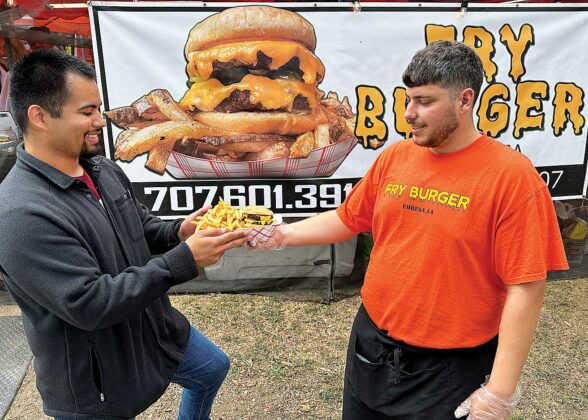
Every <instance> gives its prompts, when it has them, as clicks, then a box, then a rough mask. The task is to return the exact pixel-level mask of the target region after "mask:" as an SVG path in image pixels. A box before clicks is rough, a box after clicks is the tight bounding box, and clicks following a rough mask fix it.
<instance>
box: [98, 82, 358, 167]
mask: <svg viewBox="0 0 588 420" xmlns="http://www.w3.org/2000/svg"><path fill="white" fill-rule="evenodd" d="M321 95H323V97H322V99H321V100H320V103H321V112H322V113H323V114H324V116H325V120H326V121H327V122H325V123H323V124H320V125H318V126H317V127H316V128H315V129H314V130H313V131H309V132H306V133H304V134H301V135H299V136H291V137H287V136H277V135H272V134H266V135H261V137H260V135H246V134H238V133H233V132H230V131H227V130H225V129H221V128H215V127H211V126H208V125H205V124H201V123H199V122H197V121H195V120H193V119H192V117H191V116H190V115H189V114H187V113H186V112H185V111H183V110H182V109H181V108H180V107H179V105H178V103H177V102H176V101H175V100H174V99H173V98H172V96H171V95H170V93H169V92H168V91H167V90H165V89H155V90H152V91H151V92H149V93H147V94H146V95H143V96H142V97H141V98H139V99H137V100H136V101H134V102H133V103H132V104H131V105H130V106H123V107H120V108H115V109H112V110H110V111H106V112H105V114H106V116H107V117H108V118H109V119H110V120H111V121H112V122H113V123H114V124H116V125H117V126H119V127H120V128H122V129H123V131H121V132H120V133H119V135H118V137H117V139H116V144H115V154H114V156H115V158H116V159H120V160H124V161H131V160H133V159H134V158H135V157H136V156H138V155H140V154H143V153H148V154H149V156H148V159H147V162H146V164H145V166H146V167H147V168H149V169H151V170H152V171H154V172H157V173H159V174H162V173H163V172H164V171H165V168H166V165H167V161H168V158H169V156H170V154H171V153H172V150H174V147H179V149H178V150H179V151H180V153H185V154H190V155H191V156H196V157H199V158H202V159H208V160H222V161H231V162H235V161H256V160H268V159H275V158H291V159H303V158H306V157H307V156H308V155H309V154H310V152H311V151H312V150H314V149H317V148H320V147H324V146H328V145H329V144H332V143H337V142H339V141H343V140H345V139H346V138H348V137H349V136H352V135H353V132H354V129H355V121H356V117H355V115H354V114H353V112H352V111H351V106H350V105H349V101H348V100H347V98H346V97H345V98H343V100H339V98H338V97H337V94H336V93H334V92H329V93H328V94H327V95H325V94H324V93H323V92H321ZM248 137H250V139H248ZM237 138H238V139H240V140H241V141H236V140H235V139H237ZM210 139H223V141H220V140H219V141H218V142H217V143H218V144H217V143H215V141H211V140H210ZM244 140H245V141H244Z"/></svg>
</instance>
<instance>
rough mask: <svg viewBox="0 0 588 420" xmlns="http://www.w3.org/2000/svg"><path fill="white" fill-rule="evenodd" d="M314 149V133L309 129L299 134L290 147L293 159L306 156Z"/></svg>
mask: <svg viewBox="0 0 588 420" xmlns="http://www.w3.org/2000/svg"><path fill="white" fill-rule="evenodd" d="M312 149H314V133H313V132H312V131H308V132H306V133H304V134H301V135H299V136H298V138H297V139H296V141H295V142H294V144H293V145H292V147H291V148H290V157H291V158H293V159H301V158H305V157H307V156H308V155H309V154H310V152H311V151H312Z"/></svg>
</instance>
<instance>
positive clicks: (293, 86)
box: [180, 74, 318, 112]
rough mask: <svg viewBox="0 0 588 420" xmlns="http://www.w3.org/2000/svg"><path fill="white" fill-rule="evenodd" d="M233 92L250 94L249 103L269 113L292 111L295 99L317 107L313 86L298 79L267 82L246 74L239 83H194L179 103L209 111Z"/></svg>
mask: <svg viewBox="0 0 588 420" xmlns="http://www.w3.org/2000/svg"><path fill="white" fill-rule="evenodd" d="M236 90H240V91H249V92H250V97H249V98H250V101H251V103H253V104H258V105H261V106H262V107H263V108H265V109H268V110H275V109H280V108H286V109H287V110H288V111H292V106H293V105H294V99H295V98H296V96H298V95H302V96H304V97H305V98H306V99H307V101H308V105H309V107H310V109H311V110H315V109H317V107H318V99H317V94H318V91H317V89H316V88H315V87H314V86H313V85H307V84H305V83H302V82H300V81H298V80H283V79H276V80H272V79H268V78H267V77H263V76H254V75H252V74H248V75H246V76H245V77H243V79H242V80H241V81H240V82H238V83H232V84H230V85H227V86H225V85H223V84H222V83H221V82H219V81H218V80H216V79H209V80H206V81H204V82H200V83H194V84H193V85H192V86H191V87H190V90H189V91H188V92H186V93H185V94H184V97H183V98H182V99H181V100H180V108H182V109H183V110H185V111H195V110H200V111H205V112H211V111H213V110H214V108H216V107H217V106H218V105H219V104H220V103H221V102H222V101H223V100H225V99H226V98H228V97H229V96H230V95H231V93H233V92H234V91H236Z"/></svg>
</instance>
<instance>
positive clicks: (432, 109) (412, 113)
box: [404, 85, 460, 149]
mask: <svg viewBox="0 0 588 420" xmlns="http://www.w3.org/2000/svg"><path fill="white" fill-rule="evenodd" d="M406 95H407V97H408V101H409V102H408V104H407V106H406V112H405V113H404V118H405V119H406V121H407V122H408V124H409V125H410V126H411V128H412V130H411V133H412V141H413V142H414V143H415V144H417V145H418V146H422V147H429V148H432V149H435V148H449V147H450V146H451V143H452V142H453V141H454V138H453V134H454V133H455V132H456V130H457V129H458V128H459V125H460V120H459V119H458V108H459V100H458V97H457V96H458V95H454V94H452V93H451V92H450V91H448V90H447V89H443V88H441V87H439V86H437V85H424V86H418V87H412V88H407V89H406Z"/></svg>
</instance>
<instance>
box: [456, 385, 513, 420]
mask: <svg viewBox="0 0 588 420" xmlns="http://www.w3.org/2000/svg"><path fill="white" fill-rule="evenodd" d="M520 397H521V388H520V385H518V386H517V389H516V391H515V393H514V395H512V396H507V397H500V396H498V395H496V394H494V393H492V392H491V391H490V390H489V389H488V388H487V387H486V385H482V386H481V387H480V388H478V389H477V390H476V391H474V392H473V393H472V394H471V395H470V396H469V397H468V398H467V399H466V400H465V401H464V402H463V403H461V405H460V406H459V407H458V408H457V410H455V417H456V418H461V417H464V416H466V415H468V417H467V420H508V417H509V414H510V411H511V410H512V408H513V407H514V406H515V405H516V404H517V403H518V402H519V400H520Z"/></svg>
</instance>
